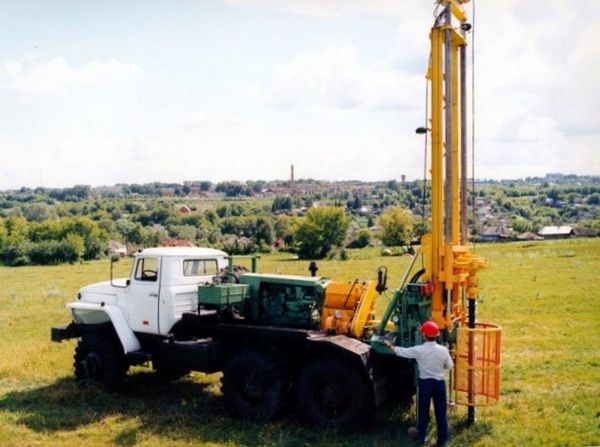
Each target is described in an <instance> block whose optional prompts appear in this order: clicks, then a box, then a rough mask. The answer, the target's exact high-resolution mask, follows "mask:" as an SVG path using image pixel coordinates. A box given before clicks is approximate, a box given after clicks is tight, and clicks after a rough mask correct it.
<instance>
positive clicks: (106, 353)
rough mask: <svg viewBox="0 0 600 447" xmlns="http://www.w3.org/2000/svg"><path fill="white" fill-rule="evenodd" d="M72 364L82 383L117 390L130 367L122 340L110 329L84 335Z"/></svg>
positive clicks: (76, 376) (76, 349) (78, 379)
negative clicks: (109, 330)
mask: <svg viewBox="0 0 600 447" xmlns="http://www.w3.org/2000/svg"><path fill="white" fill-rule="evenodd" d="M73 367H74V369H75V378H76V379H77V381H78V382H79V383H80V384H81V385H89V384H97V385H100V386H101V387H102V388H104V389H105V390H108V391H116V390H118V389H119V388H120V387H121V385H122V384H123V381H124V379H125V376H126V374H127V369H128V368H129V366H128V365H127V362H126V361H125V355H124V353H123V349H122V347H121V343H120V342H119V340H118V339H117V338H116V337H115V336H114V335H113V334H112V333H110V332H108V331H97V332H90V333H87V334H84V336H83V337H82V338H81V339H80V340H79V342H78V344H77V347H76V348H75V356H74V362H73Z"/></svg>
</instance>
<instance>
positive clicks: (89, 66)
mask: <svg viewBox="0 0 600 447" xmlns="http://www.w3.org/2000/svg"><path fill="white" fill-rule="evenodd" d="M140 71H141V70H140V68H139V67H138V66H137V65H134V64H126V63H122V62H119V61H117V60H108V61H90V62H87V63H86V64H84V65H83V66H81V67H80V68H76V67H73V66H71V64H70V63H69V62H68V61H67V60H66V59H64V58H62V57H56V58H54V59H50V60H44V61H40V60H38V59H37V58H35V57H32V56H31V55H28V56H26V57H25V58H23V59H22V60H20V61H19V60H11V61H7V62H5V63H4V64H2V65H1V66H0V75H3V76H4V77H6V78H8V80H9V82H8V88H9V89H10V90H12V91H14V92H15V93H17V94H18V95H22V96H38V95H46V94H50V93H55V92H57V91H59V90H61V89H62V88H64V87H66V86H69V85H77V84H78V85H94V84H100V83H105V82H112V81H118V80H122V79H125V78H127V77H129V76H131V75H134V74H136V73H139V72H140Z"/></svg>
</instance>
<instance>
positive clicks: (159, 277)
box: [67, 247, 228, 353]
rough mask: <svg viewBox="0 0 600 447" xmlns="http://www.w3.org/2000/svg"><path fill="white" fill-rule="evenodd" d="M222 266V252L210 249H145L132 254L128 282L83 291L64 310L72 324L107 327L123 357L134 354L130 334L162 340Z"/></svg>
mask: <svg viewBox="0 0 600 447" xmlns="http://www.w3.org/2000/svg"><path fill="white" fill-rule="evenodd" d="M227 263H228V261H227V253H225V252H223V251H220V250H215V249H211V248H196V247H190V248H188V247H185V248H184V247H159V248H147V249H145V250H143V251H140V252H138V253H137V254H136V255H135V259H134V262H133V266H132V269H131V274H130V276H129V278H120V279H115V280H112V281H104V282H101V283H97V284H92V285H89V286H86V287H83V288H82V289H80V290H79V293H78V295H77V296H78V301H77V302H74V303H69V304H67V307H68V308H69V310H70V312H71V314H72V317H73V321H74V322H75V323H77V324H84V325H88V324H102V323H107V322H112V324H113V326H114V328H115V331H116V333H117V335H118V337H119V339H120V340H121V344H122V345H123V349H124V352H125V353H128V352H132V351H136V350H138V349H140V344H139V341H138V340H137V337H136V335H135V333H146V334H152V335H162V336H167V335H168V334H169V333H170V331H171V328H172V327H173V325H174V324H175V323H176V322H177V321H179V320H180V319H181V315H182V314H183V313H185V312H194V311H196V310H197V308H198V301H197V294H198V285H199V284H205V283H211V282H212V281H213V278H214V277H215V276H216V275H218V274H219V271H220V270H221V269H223V268H226V267H227Z"/></svg>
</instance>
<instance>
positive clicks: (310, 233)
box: [294, 207, 349, 259]
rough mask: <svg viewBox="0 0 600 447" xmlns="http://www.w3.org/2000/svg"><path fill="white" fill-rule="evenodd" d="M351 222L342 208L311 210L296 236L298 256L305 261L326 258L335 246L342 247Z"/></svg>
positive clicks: (298, 228)
mask: <svg viewBox="0 0 600 447" xmlns="http://www.w3.org/2000/svg"><path fill="white" fill-rule="evenodd" d="M348 226H349V222H348V219H347V218H346V216H345V214H344V211H343V210H342V209H341V208H335V207H323V208H311V209H310V210H309V211H308V213H307V214H306V217H305V218H304V219H303V220H302V221H301V222H300V223H299V224H298V226H297V229H296V233H295V235H294V237H295V241H296V245H297V250H298V255H299V256H300V257H301V258H304V259H313V258H314V259H321V258H324V257H325V256H326V255H327V253H328V252H329V251H330V250H331V248H332V247H333V246H334V245H341V244H342V243H343V242H344V239H345V237H346V231H347V230H348Z"/></svg>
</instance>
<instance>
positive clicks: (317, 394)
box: [296, 359, 367, 428]
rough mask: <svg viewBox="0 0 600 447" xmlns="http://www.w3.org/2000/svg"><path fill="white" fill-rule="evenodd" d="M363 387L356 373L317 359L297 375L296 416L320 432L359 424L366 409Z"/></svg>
mask: <svg viewBox="0 0 600 447" xmlns="http://www.w3.org/2000/svg"><path fill="white" fill-rule="evenodd" d="M366 402H367V399H366V386H365V383H364V380H363V379H362V378H361V376H360V374H359V373H358V371H356V369H355V368H352V367H351V366H348V365H347V364H345V363H342V362H341V361H334V360H324V359H318V360H313V361H312V362H310V363H309V364H308V365H307V366H306V368H304V370H303V371H302V372H301V373H300V378H299V380H298V386H297V387H296V403H297V405H298V410H299V411H300V415H301V416H302V417H303V418H304V419H305V420H306V421H307V422H309V423H310V424H314V425H317V426H319V427H322V428H339V427H350V426H353V425H354V424H357V423H360V422H361V421H360V419H359V418H360V416H361V415H362V414H364V411H365V408H367V406H366Z"/></svg>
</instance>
